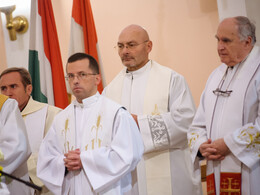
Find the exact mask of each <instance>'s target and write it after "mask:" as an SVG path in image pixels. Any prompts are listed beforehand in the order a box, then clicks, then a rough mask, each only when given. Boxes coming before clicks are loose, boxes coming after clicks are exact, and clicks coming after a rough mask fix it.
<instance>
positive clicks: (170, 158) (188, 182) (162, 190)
mask: <svg viewBox="0 0 260 195" xmlns="http://www.w3.org/2000/svg"><path fill="white" fill-rule="evenodd" d="M117 48H118V54H119V56H120V58H121V61H122V63H123V65H124V66H125V67H124V68H123V70H122V71H121V72H120V73H119V74H118V75H117V76H116V77H115V79H114V80H113V81H112V82H111V83H110V84H109V85H108V86H107V87H106V88H105V90H104V94H105V95H106V96H107V97H109V98H111V99H113V100H115V101H117V102H119V103H120V104H122V105H123V106H125V107H126V108H127V110H128V111H129V112H130V113H131V114H132V116H133V117H134V119H135V121H136V123H137V124H138V126H139V130H140V133H141V135H142V139H143V142H144V145H145V154H144V155H143V159H142V161H141V162H140V163H139V164H138V166H137V171H134V172H133V173H132V176H133V183H132V185H133V186H134V188H133V190H132V192H131V194H140V195H146V194H148V195H149V194H174V195H175V194H176V195H180V194H185V195H191V194H194V195H195V194H200V193H201V191H200V190H201V188H200V178H199V177H197V178H193V176H192V165H191V159H190V153H189V149H188V144H187V131H188V128H189V126H190V124H191V122H192V119H193V116H194V114H195V106H194V103H193V98H192V96H191V93H190V90H189V88H188V85H187V83H186V81H185V79H184V78H183V76H181V75H179V74H178V73H176V72H174V71H173V70H171V69H169V68H167V67H165V66H162V65H160V64H158V63H157V62H155V61H153V60H150V59H149V53H150V52H151V50H152V41H150V39H149V36H148V33H147V31H146V30H145V29H144V28H142V27H141V26H138V25H130V26H127V27H126V28H125V29H124V30H123V31H122V32H121V33H120V35H119V38H118V43H117ZM183 185H185V187H184V186H183Z"/></svg>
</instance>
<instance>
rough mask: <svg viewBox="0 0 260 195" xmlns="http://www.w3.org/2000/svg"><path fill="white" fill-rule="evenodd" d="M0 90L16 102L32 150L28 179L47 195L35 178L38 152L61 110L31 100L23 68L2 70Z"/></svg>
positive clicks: (30, 80)
mask: <svg viewBox="0 0 260 195" xmlns="http://www.w3.org/2000/svg"><path fill="white" fill-rule="evenodd" d="M0 90H1V93H2V94H4V95H6V96H9V97H10V98H13V99H15V100H16V101H17V102H18V107H19V109H20V111H21V115H22V117H23V119H24V122H25V125H26V129H27V135H28V139H29V143H30V147H31V150H32V154H31V156H30V158H29V159H28V161H27V164H28V169H29V175H30V179H31V180H32V182H33V183H34V184H36V185H38V186H41V187H43V191H42V194H45V193H48V190H47V189H46V188H45V187H44V186H43V183H42V182H41V181H40V180H39V179H38V178H37V176H36V166H37V158H38V151H39V148H40V144H41V141H42V139H43V138H44V136H45V135H46V133H47V131H48V130H49V128H50V126H51V124H52V121H53V118H54V117H55V115H56V114H57V113H58V112H59V111H60V110H61V109H60V108H57V107H55V106H51V105H48V104H45V103H41V102H38V101H35V100H33V98H32V97H31V92H32V79H31V76H30V73H29V72H28V70H26V69H25V68H18V67H12V68H8V69H6V70H4V71H3V72H2V73H1V75H0ZM36 193H38V192H37V191H36Z"/></svg>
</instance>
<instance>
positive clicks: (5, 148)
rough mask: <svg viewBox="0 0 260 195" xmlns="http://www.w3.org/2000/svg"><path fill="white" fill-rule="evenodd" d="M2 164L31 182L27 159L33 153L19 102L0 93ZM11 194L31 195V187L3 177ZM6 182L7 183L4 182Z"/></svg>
mask: <svg viewBox="0 0 260 195" xmlns="http://www.w3.org/2000/svg"><path fill="white" fill-rule="evenodd" d="M0 150H1V153H2V155H1V160H0V166H1V167H3V171H4V172H6V173H8V174H11V175H13V176H15V177H17V178H20V179H22V180H25V181H28V182H29V175H28V169H27V164H26V161H27V159H28V158H29V156H30V154H31V150H30V146H29V143H28V138H27V135H26V127H25V124H24V121H23V119H22V116H21V114H20V112H19V109H18V106H17V102H16V101H15V100H12V99H8V97H7V96H4V95H2V94H0ZM1 179H2V182H3V186H5V184H6V185H7V188H8V190H9V192H10V195H16V194H19V195H20V194H21V195H29V194H30V193H31V188H30V187H28V186H26V185H25V184H23V183H20V182H19V181H16V180H12V179H10V178H8V177H5V178H4V177H3V176H2V177H1ZM4 183H5V184H4Z"/></svg>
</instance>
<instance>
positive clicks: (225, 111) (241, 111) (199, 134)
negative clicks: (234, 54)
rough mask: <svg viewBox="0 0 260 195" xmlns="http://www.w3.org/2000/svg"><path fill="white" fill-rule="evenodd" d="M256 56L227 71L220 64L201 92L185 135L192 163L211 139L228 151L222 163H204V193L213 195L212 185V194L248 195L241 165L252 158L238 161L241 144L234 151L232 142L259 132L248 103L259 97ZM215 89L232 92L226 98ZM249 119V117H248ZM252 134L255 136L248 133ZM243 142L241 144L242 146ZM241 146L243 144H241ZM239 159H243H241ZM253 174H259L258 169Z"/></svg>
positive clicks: (245, 171)
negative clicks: (191, 122)
mask: <svg viewBox="0 0 260 195" xmlns="http://www.w3.org/2000/svg"><path fill="white" fill-rule="evenodd" d="M259 54H260V52H259V49H258V47H254V49H253V50H252V51H251V53H250V54H249V56H248V57H247V59H246V60H245V61H243V62H241V63H240V64H237V65H236V66H234V67H233V68H228V67H227V66H226V65H225V64H222V65H221V66H220V67H219V68H217V69H216V70H215V71H214V72H213V73H212V75H211V76H210V78H209V80H208V82H207V85H206V88H205V90H204V92H203V96H202V99H201V105H200V106H199V108H198V111H197V114H196V117H195V118H194V121H193V124H192V126H191V129H190V132H189V134H188V138H189V143H190V148H191V151H192V160H193V162H195V158H196V156H197V152H198V149H199V146H200V145H201V144H202V143H203V142H205V141H206V140H207V139H208V138H211V139H212V141H214V140H216V139H219V138H224V141H225V143H226V144H227V146H228V147H229V149H230V150H231V153H230V154H228V155H227V156H226V157H225V159H224V160H222V161H208V162H207V175H208V178H209V180H208V183H207V185H208V193H211V192H212V193H214V192H213V191H214V185H215V186H216V192H215V193H216V194H221V193H224V192H226V193H231V192H232V193H241V194H250V188H249V186H248V181H249V180H250V176H249V174H248V170H249V167H250V166H248V167H245V165H244V164H246V165H248V164H250V163H246V161H250V160H249V159H251V158H252V156H253V155H252V156H251V155H250V156H251V157H250V158H247V160H242V159H241V158H239V157H238V156H239V155H241V154H243V155H245V153H244V151H243V150H244V149H243V150H241V149H242V147H241V144H240V146H239V147H237V146H236V147H237V149H234V146H235V142H234V141H233V139H235V140H239V139H240V138H241V137H243V139H245V138H246V137H247V136H248V135H247V133H246V132H249V131H250V135H251V136H252V137H251V140H254V137H256V136H254V134H255V135H257V131H258V133H259V129H258V130H257V128H258V127H259V126H258V127H255V125H257V123H256V124H255V122H257V121H254V120H255V119H253V118H256V117H258V116H257V115H255V114H253V115H254V117H252V113H255V111H256V106H258V105H257V104H255V103H252V102H253V101H254V99H255V97H256V98H257V96H259V94H257V93H256V92H257V91H258V90H259V89H258V90H255V88H256V87H258V86H257V85H256V84H257V82H259V79H260V78H258V76H256V75H259V63H260V56H259ZM217 88H219V89H220V90H221V91H232V92H230V94H229V96H228V95H227V94H222V95H216V94H214V93H213V91H215V90H216V89H217ZM215 93H216V92H215ZM226 93H227V92H226ZM258 93H259V92H258ZM258 98H259V97H258ZM257 101H259V100H257ZM250 104H252V105H250ZM249 105H250V106H249ZM249 115H251V116H250V117H248V116H249ZM204 128H205V129H204ZM253 131H255V132H254V133H252V132H253ZM239 137H240V138H239ZM243 139H242V140H241V141H242V142H244V140H243ZM256 139H257V138H256ZM237 142H239V141H237ZM245 144H246V142H244V145H245ZM245 147H247V146H245ZM255 147H256V148H257V147H258V146H255ZM238 148H239V149H238ZM235 150H240V151H239V153H240V154H238V153H236V152H235ZM247 155H248V154H247ZM243 158H244V159H245V157H243ZM253 159H254V160H252V161H254V163H255V162H256V161H257V157H254V158H253ZM258 161H259V157H258ZM258 163H259V162H258ZM195 166H196V165H195ZM251 167H252V166H251ZM255 171H256V172H259V168H258V170H255ZM212 173H214V175H212ZM241 173H242V176H241ZM208 178H207V179H208ZM246 178H247V179H246ZM214 180H215V181H214ZM240 182H242V189H241V191H240V189H239V188H240V187H239V186H240V184H239V183H240ZM252 183H253V181H252Z"/></svg>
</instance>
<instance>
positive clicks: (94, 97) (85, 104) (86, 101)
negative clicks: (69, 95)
mask: <svg viewBox="0 0 260 195" xmlns="http://www.w3.org/2000/svg"><path fill="white" fill-rule="evenodd" d="M99 96H100V94H99V92H97V93H96V94H95V95H92V96H90V97H88V98H85V99H83V100H82V103H79V102H78V101H77V100H76V101H75V102H74V104H75V106H79V107H81V108H83V107H90V106H91V105H92V104H94V103H96V102H97V100H98V98H99Z"/></svg>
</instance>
